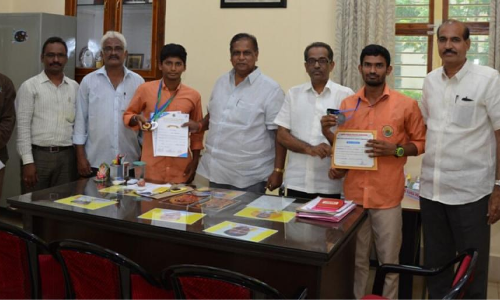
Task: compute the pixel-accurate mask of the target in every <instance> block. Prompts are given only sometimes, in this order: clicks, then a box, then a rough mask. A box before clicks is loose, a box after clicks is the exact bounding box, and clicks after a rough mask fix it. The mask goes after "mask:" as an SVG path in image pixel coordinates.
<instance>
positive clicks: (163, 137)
mask: <svg viewBox="0 0 500 300" xmlns="http://www.w3.org/2000/svg"><path fill="white" fill-rule="evenodd" d="M188 121H189V115H188V114H183V113H179V112H169V113H167V114H166V115H164V116H162V117H161V118H159V119H158V120H157V122H158V128H156V130H154V131H153V155H154V156H155V157H156V156H170V157H188V148H189V128H188V127H181V126H182V124H184V123H186V122H188Z"/></svg>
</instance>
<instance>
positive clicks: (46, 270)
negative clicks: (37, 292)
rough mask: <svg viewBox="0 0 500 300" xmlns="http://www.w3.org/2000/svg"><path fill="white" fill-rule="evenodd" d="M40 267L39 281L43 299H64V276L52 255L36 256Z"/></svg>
mask: <svg viewBox="0 0 500 300" xmlns="http://www.w3.org/2000/svg"><path fill="white" fill-rule="evenodd" d="M38 263H39V265H40V280H41V282H42V297H43V299H63V298H64V275H63V272H62V268H61V265H60V264H59V263H58V262H57V261H56V260H55V259H54V257H53V256H52V255H47V254H42V255H39V256H38Z"/></svg>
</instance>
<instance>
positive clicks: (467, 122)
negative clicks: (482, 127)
mask: <svg viewBox="0 0 500 300" xmlns="http://www.w3.org/2000/svg"><path fill="white" fill-rule="evenodd" d="M475 110H476V101H460V102H458V103H457V104H456V105H455V107H454V108H453V115H452V123H454V124H455V125H457V126H459V127H463V128H468V127H470V126H471V125H472V120H473V117H474V112H475Z"/></svg>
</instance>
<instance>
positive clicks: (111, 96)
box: [73, 31, 144, 177]
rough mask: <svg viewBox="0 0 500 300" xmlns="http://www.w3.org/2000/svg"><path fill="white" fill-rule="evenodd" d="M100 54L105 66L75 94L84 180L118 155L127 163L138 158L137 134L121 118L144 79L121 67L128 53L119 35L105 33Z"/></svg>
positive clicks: (77, 140) (77, 141)
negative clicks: (123, 157) (122, 156)
mask: <svg viewBox="0 0 500 300" xmlns="http://www.w3.org/2000/svg"><path fill="white" fill-rule="evenodd" d="M101 54H102V57H103V60H104V66H103V67H102V68H100V69H98V70H96V71H94V72H92V73H90V74H88V75H87V76H85V77H84V78H83V80H82V82H81V85H80V89H79V90H78V97H77V105H76V123H75V133H74V135H73V143H74V144H75V145H76V154H77V160H78V173H79V174H80V175H81V176H83V177H88V176H95V174H96V173H97V169H98V168H99V165H100V164H101V163H103V162H104V163H107V164H110V163H111V162H112V160H113V159H115V158H116V156H117V155H118V154H123V155H125V156H126V159H127V161H130V162H132V161H136V160H139V158H140V155H141V150H140V147H139V140H138V132H137V131H134V130H132V129H130V128H127V127H126V126H125V124H123V121H122V116H123V113H124V112H125V110H126V109H127V107H128V105H129V103H130V100H131V99H132V96H134V93H135V90H136V89H137V87H139V85H141V84H143V83H144V79H142V77H141V76H140V75H139V74H137V73H135V72H132V71H130V70H129V69H127V68H126V67H125V66H124V65H123V63H124V61H125V58H126V57H127V54H128V52H127V41H126V40H125V37H124V36H123V35H122V34H121V33H119V32H116V31H108V32H106V34H105V35H104V36H103V37H102V38H101Z"/></svg>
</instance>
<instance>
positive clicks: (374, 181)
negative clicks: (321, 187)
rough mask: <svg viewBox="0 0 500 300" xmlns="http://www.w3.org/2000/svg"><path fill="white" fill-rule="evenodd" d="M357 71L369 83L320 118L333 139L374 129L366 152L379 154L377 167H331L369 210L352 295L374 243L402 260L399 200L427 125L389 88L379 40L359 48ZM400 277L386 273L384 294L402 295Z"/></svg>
mask: <svg viewBox="0 0 500 300" xmlns="http://www.w3.org/2000/svg"><path fill="white" fill-rule="evenodd" d="M358 70H359V73H360V74H361V76H362V77H363V81H364V82H365V85H364V86H363V87H362V88H361V89H360V90H359V91H358V92H357V93H356V94H354V95H352V96H350V97H348V98H346V99H344V100H343V101H342V104H341V105H340V111H343V112H344V113H345V120H344V121H345V123H343V124H340V123H341V122H340V118H339V117H338V115H337V116H333V115H330V116H324V117H323V118H322V119H321V125H322V128H323V134H324V135H325V136H326V137H327V138H328V140H329V141H330V143H332V141H333V139H334V134H333V133H332V132H331V130H330V128H331V127H332V126H335V125H337V123H339V127H338V130H362V131H368V130H369V131H375V132H376V135H375V139H372V140H369V141H368V142H367V143H366V151H365V152H366V153H367V154H368V155H369V156H370V157H375V158H376V159H377V169H376V170H356V169H351V170H348V171H347V169H330V174H329V175H330V178H332V179H340V178H343V177H344V176H345V180H344V194H345V198H346V199H348V200H354V202H355V203H356V204H358V205H363V207H364V208H365V209H366V210H367V215H368V217H367V219H366V221H365V222H364V223H363V224H362V225H361V227H360V229H359V231H358V233H357V236H356V254H355V267H354V297H355V298H356V299H360V298H362V297H363V296H364V295H365V291H366V286H367V283H368V275H369V267H370V245H371V243H372V240H373V241H374V244H375V249H376V253H377V258H378V261H379V262H380V263H381V264H398V262H399V250H400V249H401V241H402V215H401V213H402V212H401V201H402V199H403V196H404V186H405V176H404V165H405V163H406V157H407V156H416V155H419V154H421V153H423V151H424V146H425V125H424V121H423V118H422V114H421V113H420V109H419V108H418V104H417V101H415V100H413V99H411V98H409V97H407V96H405V95H403V94H400V93H398V92H396V91H394V90H392V89H390V88H389V87H388V86H387V84H386V82H385V78H386V76H389V75H390V73H391V71H392V67H391V56H390V54H389V51H388V50H387V49H386V48H384V47H382V46H380V45H368V46H366V47H365V48H364V49H363V50H362V51H361V56H360V65H359V66H358ZM398 282H399V278H398V276H396V275H395V274H390V275H388V276H387V277H386V278H385V282H384V290H383V296H384V297H387V298H390V299H397V298H398Z"/></svg>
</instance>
